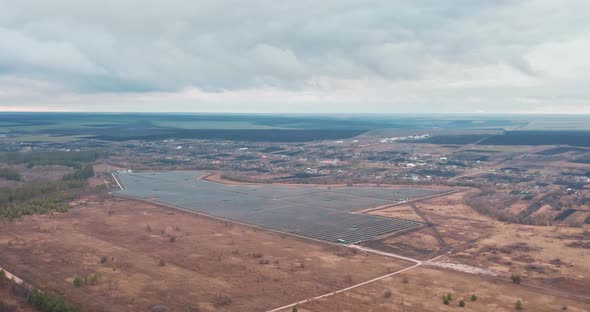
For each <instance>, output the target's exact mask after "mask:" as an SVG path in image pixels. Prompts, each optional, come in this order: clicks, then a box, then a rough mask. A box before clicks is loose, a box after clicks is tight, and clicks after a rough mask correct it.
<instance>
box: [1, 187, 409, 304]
mask: <svg viewBox="0 0 590 312" xmlns="http://www.w3.org/2000/svg"><path fill="white" fill-rule="evenodd" d="M0 263H2V265H3V267H5V268H6V269H7V270H9V271H10V272H12V273H14V274H16V275H17V276H19V277H21V278H23V279H24V280H25V281H28V282H30V283H32V284H33V285H34V286H36V287H39V288H42V289H47V290H51V291H54V292H57V293H60V294H63V295H64V296H65V297H66V298H67V299H68V300H70V301H72V302H75V303H80V304H82V305H83V306H84V307H85V308H86V309H85V310H86V311H149V310H150V309H152V308H153V307H154V306H156V305H164V306H167V307H168V308H170V309H171V311H187V309H188V310H189V311H264V310H267V309H270V308H274V307H278V306H281V305H284V304H289V303H290V302H294V301H298V300H301V299H305V298H308V297H312V296H314V295H319V294H323V293H326V292H330V291H333V290H337V289H341V288H344V287H347V286H349V285H352V284H355V283H359V282H362V281H365V280H369V279H371V278H375V277H378V276H382V275H385V274H387V273H388V272H392V271H396V270H399V269H401V268H403V267H406V266H409V265H410V263H409V262H408V263H406V262H404V261H401V260H400V261H398V260H395V259H392V258H387V257H383V256H378V255H374V254H366V253H364V252H353V251H352V250H350V249H348V248H341V247H338V246H333V245H328V244H324V243H319V242H314V241H310V240H303V239H299V238H294V237H291V236H286V235H282V234H278V233H273V232H268V231H262V230H256V229H253V228H249V227H245V226H240V225H235V224H231V223H227V222H223V221H219V220H213V219H208V218H205V217H201V216H196V215H191V214H187V213H184V212H180V211H176V210H172V209H167V208H162V207H157V206H154V205H150V204H145V203H142V202H138V201H131V200H123V199H117V198H110V199H107V200H106V201H102V202H101V201H97V200H96V199H94V201H93V199H90V200H89V201H88V204H87V205H82V206H79V207H77V208H74V209H72V210H71V211H70V212H68V213H66V214H54V215H39V216H29V217H25V218H21V219H18V220H15V221H13V222H12V223H2V224H0ZM97 273H98V274H97ZM96 274H97V275H96ZM76 276H79V277H83V278H84V277H88V283H87V284H85V285H83V286H81V287H75V286H74V285H73V281H74V278H75V277H76ZM191 309H192V310H191Z"/></svg>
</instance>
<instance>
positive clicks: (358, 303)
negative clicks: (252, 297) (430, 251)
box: [298, 267, 590, 312]
mask: <svg viewBox="0 0 590 312" xmlns="http://www.w3.org/2000/svg"><path fill="white" fill-rule="evenodd" d="M388 292H390V295H388ZM446 293H451V294H452V298H453V300H451V301H450V303H449V305H444V304H443V300H442V296H443V295H444V294H446ZM472 294H475V295H476V296H477V300H476V301H471V295H472ZM461 299H463V300H464V301H465V303H466V305H465V307H464V308H461V307H459V306H458V303H459V300H461ZM518 299H521V300H522V302H523V305H524V311H538V312H543V311H563V309H564V306H565V307H566V310H567V311H570V312H571V311H576V312H583V311H588V310H589V309H590V303H588V302H581V301H578V300H572V299H568V298H566V297H561V296H555V295H551V294H547V293H543V292H542V291H539V290H537V289H532V288H529V287H527V286H525V285H517V284H513V283H510V282H505V281H498V280H495V279H493V278H489V277H483V276H477V275H471V274H465V273H460V272H451V271H441V270H438V269H433V268H427V267H419V268H416V269H413V270H410V271H407V272H404V273H402V274H400V275H396V276H393V277H390V278H386V279H383V280H380V281H377V282H375V283H372V284H369V285H365V286H363V287H360V288H356V289H354V290H351V291H349V292H346V293H341V294H338V295H335V296H332V297H328V298H325V299H322V300H318V301H314V302H311V303H307V304H303V305H301V306H300V307H298V308H299V311H300V312H357V311H363V312H386V311H387V312H392V311H406V312H409V311H482V312H483V311H494V312H497V311H515V305H516V301H517V300H518Z"/></svg>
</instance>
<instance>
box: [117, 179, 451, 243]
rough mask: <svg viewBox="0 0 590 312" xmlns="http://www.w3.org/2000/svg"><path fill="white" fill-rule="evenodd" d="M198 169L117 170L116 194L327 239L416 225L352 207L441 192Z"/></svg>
mask: <svg viewBox="0 0 590 312" xmlns="http://www.w3.org/2000/svg"><path fill="white" fill-rule="evenodd" d="M203 174H204V173H203V172H197V171H192V172H190V171H169V172H140V173H119V174H118V179H119V180H120V182H121V183H122V184H123V186H124V189H123V190H120V191H117V193H119V194H122V195H127V196H132V197H136V198H144V199H145V198H156V200H157V201H159V202H162V203H165V204H169V205H173V206H177V207H180V208H184V209H190V210H194V211H198V212H201V213H206V214H209V215H212V216H216V217H221V218H225V219H228V220H235V221H239V222H242V223H247V224H252V225H256V226H259V227H264V228H269V229H273V230H277V231H282V232H286V233H291V234H297V235H301V236H305V237H310V238H314V239H319V240H323V241H328V242H343V241H345V242H349V243H354V242H358V241H364V240H367V239H371V238H374V237H376V236H381V235H385V234H389V233H394V232H398V231H403V230H406V229H409V228H413V227H417V226H420V223H419V222H415V221H410V220H403V219H396V218H385V217H379V216H373V215H366V214H354V213H350V212H352V211H356V210H360V209H365V208H370V207H379V206H385V205H390V204H394V203H396V202H399V201H400V200H404V199H412V198H418V197H424V196H429V195H434V194H437V193H440V192H441V191H438V190H430V189H422V188H407V189H393V188H387V187H339V188H327V187H289V186H278V185H257V186H249V185H226V184H221V183H214V182H209V181H204V180H200V179H198V178H199V177H201V176H203Z"/></svg>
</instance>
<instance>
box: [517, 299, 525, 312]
mask: <svg viewBox="0 0 590 312" xmlns="http://www.w3.org/2000/svg"><path fill="white" fill-rule="evenodd" d="M515 308H516V310H523V309H524V303H523V302H522V300H521V299H518V300H516V304H515Z"/></svg>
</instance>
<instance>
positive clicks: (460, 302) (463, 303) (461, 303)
mask: <svg viewBox="0 0 590 312" xmlns="http://www.w3.org/2000/svg"><path fill="white" fill-rule="evenodd" d="M459 306H460V307H461V308H463V307H464V306H465V301H463V300H460V301H459Z"/></svg>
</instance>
